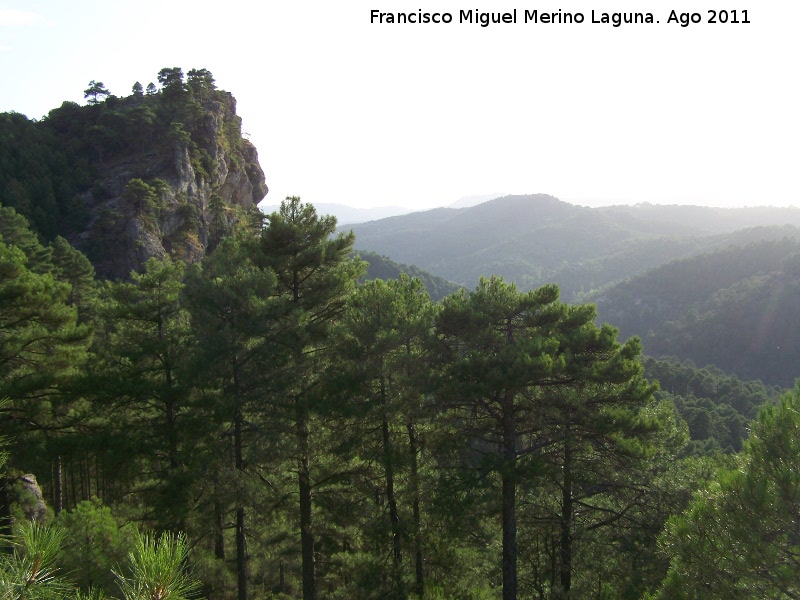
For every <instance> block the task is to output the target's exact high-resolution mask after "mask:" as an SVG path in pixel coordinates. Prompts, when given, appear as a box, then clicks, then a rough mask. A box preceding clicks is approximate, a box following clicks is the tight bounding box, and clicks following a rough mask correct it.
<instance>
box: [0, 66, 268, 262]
mask: <svg viewBox="0 0 800 600" xmlns="http://www.w3.org/2000/svg"><path fill="white" fill-rule="evenodd" d="M187 75H188V77H187V76H185V75H184V73H183V71H182V70H181V69H180V68H178V67H174V68H165V69H162V70H161V71H160V72H159V73H158V85H156V84H152V83H151V84H150V85H148V86H147V91H146V92H145V88H144V87H143V86H142V85H141V84H139V83H138V82H137V83H136V84H134V85H133V88H132V94H131V95H130V96H126V97H117V96H114V95H112V94H111V93H110V92H109V91H108V90H106V89H105V87H104V86H103V84H102V83H97V82H95V81H92V82H91V83H90V87H89V89H88V90H86V93H85V97H86V98H87V100H88V103H87V104H86V105H85V106H80V105H78V104H76V103H74V102H65V103H63V104H62V105H61V106H60V107H59V108H56V109H53V110H51V111H50V113H49V114H48V115H47V116H46V117H45V118H43V119H41V120H39V121H35V120H30V119H28V118H27V117H25V116H24V115H21V114H19V113H0V166H2V168H0V204H2V205H4V206H9V207H11V208H14V209H15V210H16V211H17V212H18V213H19V214H21V215H23V216H24V217H25V218H26V219H28V221H29V222H30V223H31V226H32V228H33V229H34V230H35V231H36V232H37V233H38V234H39V235H40V236H41V237H42V239H43V240H45V241H52V240H53V239H55V237H56V236H57V235H61V236H62V237H64V238H66V239H68V240H69V241H70V242H71V243H72V244H73V245H74V246H76V247H77V248H79V249H80V250H82V251H83V252H85V253H86V254H87V255H88V256H89V258H90V259H91V260H92V262H93V263H94V265H95V268H96V269H97V272H98V275H100V276H101V277H108V278H125V277H127V276H128V275H129V274H130V272H131V270H133V269H139V268H141V266H142V264H143V263H144V262H145V261H146V260H147V259H148V258H150V257H151V256H156V257H160V256H164V255H166V254H170V255H172V256H174V257H176V258H180V259H183V260H186V261H189V262H192V261H195V260H197V259H199V258H200V257H202V256H203V254H204V253H205V252H206V251H207V250H208V249H209V248H210V247H213V246H214V245H215V244H216V243H217V242H218V240H219V239H220V238H221V237H222V236H223V235H225V234H226V233H227V231H228V230H229V229H230V228H231V227H232V226H233V223H235V222H236V221H237V220H238V219H240V218H242V217H243V216H244V215H245V214H246V213H247V211H250V210H255V207H256V205H257V204H258V202H260V201H261V199H262V198H264V196H265V195H266V193H267V186H266V184H265V181H264V172H263V170H262V169H261V166H260V165H259V163H258V154H257V152H256V149H255V148H254V147H253V145H252V144H251V143H250V142H249V141H248V140H247V139H245V138H244V137H243V135H242V124H241V119H240V117H239V116H237V114H236V100H235V98H234V97H233V96H232V95H231V94H230V93H228V92H225V91H222V90H218V89H217V88H216V85H215V84H214V78H213V77H212V75H211V73H209V72H208V71H207V70H205V69H192V70H191V71H189V72H188V74H187Z"/></svg>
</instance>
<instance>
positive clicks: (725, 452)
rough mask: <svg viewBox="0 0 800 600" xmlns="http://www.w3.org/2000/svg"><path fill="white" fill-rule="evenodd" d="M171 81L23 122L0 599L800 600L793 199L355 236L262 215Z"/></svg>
mask: <svg viewBox="0 0 800 600" xmlns="http://www.w3.org/2000/svg"><path fill="white" fill-rule="evenodd" d="M159 84H160V87H157V86H156V85H152V86H148V89H147V90H146V91H145V89H144V88H143V87H142V86H141V85H138V84H137V85H135V86H134V88H133V94H132V95H131V96H129V97H127V98H114V97H113V96H111V95H110V94H109V93H108V91H107V90H105V88H104V87H103V85H102V84H100V83H97V82H92V83H91V85H90V87H89V89H87V91H86V95H87V100H88V104H87V106H83V107H80V106H77V105H71V104H66V105H64V106H62V107H61V108H60V109H56V110H54V111H52V112H51V113H50V115H49V116H48V117H47V118H46V119H44V120H43V121H41V122H33V121H29V120H27V119H25V118H24V117H21V116H20V115H14V114H10V115H2V116H0V117H1V119H0V133H1V134H2V135H1V136H0V161H2V162H0V167H1V168H0V596H2V597H3V598H5V597H8V598H30V599H31V600H33V599H34V598H39V599H42V600H50V599H64V598H69V599H70V600H72V599H74V600H84V599H87V598H89V599H91V600H101V599H103V598H124V599H125V600H145V599H147V600H154V599H155V598H159V599H160V600H168V599H171V600H180V599H187V600H188V599H192V598H206V599H209V600H232V599H234V598H235V599H236V600H254V599H262V598H264V599H276V600H277V599H283V600H285V599H291V598H303V599H304V600H316V599H317V598H331V599H334V600H336V599H342V600H344V599H348V600H349V599H353V598H356V599H361V598H363V599H371V598H376V599H377V598H388V599H398V600H413V599H417V600H422V599H427V600H435V599H436V600H441V599H453V600H455V599H458V600H463V599H470V600H471V599H474V600H484V599H500V598H503V600H515V599H516V598H538V599H540V600H551V599H552V600H558V599H565V598H604V599H611V598H617V599H626V600H627V599H643V600H644V599H648V600H654V599H656V598H658V599H661V600H672V599H674V598H709V599H712V598H781V599H783V598H787V599H788V598H793V597H797V596H798V593H800V591H799V590H798V583H797V582H798V581H800V568H798V565H797V561H796V560H795V559H796V546H797V539H796V538H797V535H796V534H797V531H796V529H797V527H796V525H797V523H796V521H797V519H796V516H797V514H798V511H800V506H799V505H798V500H797V499H798V498H799V497H800V480H798V476H797V473H798V472H800V464H798V460H799V459H798V457H800V448H798V439H797V435H796V434H797V429H798V426H800V424H798V417H797V415H798V411H799V410H800V387H795V389H794V390H791V391H787V390H786V389H785V388H787V387H790V386H791V383H792V381H793V379H794V377H796V376H798V375H800V371H798V366H797V365H798V364H800V361H799V360H798V358H800V349H799V348H798V345H797V344H798V342H797V340H798V339H800V328H798V311H797V306H798V305H800V303H799V302H798V301H799V300H800V297H798V296H800V235H798V229H797V228H796V227H794V226H793V225H791V224H789V225H784V226H781V227H774V226H772V225H774V223H772V221H773V220H776V219H777V220H778V221H780V219H781V218H783V217H781V216H780V215H784V214H785V215H788V217H787V218H789V220H787V221H785V222H784V221H780V222H781V223H791V220H790V219H791V218H793V215H795V214H796V213H795V212H792V211H788V212H785V213H784V212H782V211H777V212H776V211H773V210H768V209H765V210H763V211H757V210H756V211H755V212H753V211H751V212H746V214H747V215H749V216H753V217H754V218H758V219H763V225H765V226H764V227H753V228H750V229H747V230H739V229H738V227H739V223H740V221H739V215H740V213H720V212H718V211H717V209H698V208H696V207H652V206H649V205H645V206H641V207H632V208H630V209H627V208H623V207H612V208H610V209H607V210H599V209H588V208H584V207H578V206H572V205H569V204H566V203H564V202H560V201H559V200H557V199H555V198H552V197H549V196H511V197H506V198H500V199H497V200H495V201H491V202H487V203H484V204H481V205H478V206H475V207H470V208H465V209H458V210H453V209H440V210H436V211H429V212H426V213H417V214H412V215H407V216H404V217H396V218H393V219H387V220H385V221H378V222H375V223H372V224H366V225H365V226H364V229H363V233H364V237H365V238H366V239H367V242H364V247H365V248H369V250H364V249H359V248H360V247H361V243H362V242H360V241H359V237H358V236H359V235H361V232H362V230H361V229H359V228H354V229H356V234H353V233H350V232H344V231H338V232H337V229H336V220H335V219H334V218H332V217H329V216H326V215H321V214H319V213H318V212H317V210H316V209H315V208H314V206H313V205H311V204H305V203H303V202H301V201H300V199H299V198H297V197H291V198H287V199H286V200H285V201H283V202H282V203H281V205H280V208H279V209H278V210H277V211H275V212H272V213H270V214H269V215H264V214H262V213H260V212H258V211H254V210H251V209H252V206H253V205H254V203H256V202H257V201H258V197H259V196H260V195H262V194H263V192H265V191H266V187H265V186H264V184H263V173H262V171H261V168H260V166H258V163H257V161H256V154H255V149H254V148H252V147H251V146H249V144H248V143H247V142H246V140H243V139H242V138H241V131H240V129H239V121H238V117H236V116H235V110H234V108H235V105H234V103H233V99H232V96H230V95H229V94H227V93H225V92H220V91H219V90H216V89H215V86H214V83H213V78H212V77H211V74H210V73H208V72H207V71H205V70H193V71H190V73H189V78H188V80H187V81H184V77H183V74H182V73H181V72H180V70H179V69H177V70H176V69H164V70H162V71H161V72H160V73H159ZM150 112H152V113H153V115H154V116H153V120H152V122H151V121H149V120H148V119H149V118H150V117H147V115H148V114H150ZM137 119H138V120H137ZM141 119H145V120H144V121H142V120H141ZM177 119H180V120H177ZM126 123H127V125H126ZM147 123H150V125H147ZM151 125H152V127H151ZM68 126H70V127H73V129H69V127H68ZM126 127H127V129H126ZM51 144H52V146H51ZM65 144H66V145H65ZM70 144H71V145H70ZM64 148H67V150H65V149H64ZM250 161H252V162H250ZM754 210H755V209H754ZM687 215H690V216H691V218H692V219H694V222H693V223H685V222H684V220H685V219H686V218H687ZM715 219H716V220H715ZM715 222H716V223H717V225H714V223H715ZM753 224H755V223H753ZM766 225H770V226H766ZM346 229H349V227H348V228H346ZM432 233H435V235H432ZM401 238H404V241H403V243H402V244H401V242H400V239H401ZM381 241H383V242H384V243H385V244H386V245H387V246H390V247H396V248H397V249H398V252H399V251H400V250H401V249H403V248H404V249H405V250H403V251H404V252H407V253H408V254H409V255H412V258H411V259H407V260H409V263H410V264H409V265H403V264H398V263H396V262H394V260H401V259H402V258H401V256H399V255H396V254H395V253H393V252H386V254H388V255H389V256H391V258H387V256H384V255H381V254H377V253H375V252H373V251H370V250H375V249H378V248H374V247H370V244H372V243H376V244H377V243H378V242H381ZM393 244H396V246H392V245H393ZM81 249H83V250H84V251H85V253H84V252H83V251H82V250H81ZM380 251H381V252H383V251H384V250H382V249H381V250H380ZM413 257H417V258H419V260H416V259H414V258H413ZM426 260H427V261H428V262H429V263H431V264H434V266H437V265H438V266H439V267H442V268H444V267H445V266H447V265H450V266H449V267H447V268H452V269H453V271H452V272H453V273H460V274H461V275H458V277H452V279H454V280H457V282H456V283H451V282H450V281H447V280H445V279H442V278H441V277H439V276H434V275H430V274H429V273H426V272H423V271H421V270H420V269H419V267H418V266H410V265H421V266H426V263H425V262H424V261H426ZM123 268H125V269H127V270H126V271H124V272H123ZM431 270H432V271H433V272H434V273H436V274H437V275H441V274H443V273H442V272H441V271H440V270H437V269H435V268H432V267H431ZM498 274H504V275H506V276H507V277H513V278H514V279H518V283H514V282H512V281H510V280H508V279H504V278H503V277H500V276H498ZM484 275H485V276H484ZM459 278H460V279H459ZM551 278H554V279H555V280H556V281H559V282H561V283H562V284H563V286H564V287H566V288H567V289H568V290H569V292H568V294H569V295H568V296H565V295H564V294H563V293H562V291H561V290H560V289H559V286H558V285H556V284H554V283H551V282H550V280H551ZM459 281H460V282H466V283H467V285H466V286H465V287H464V286H461V285H458V282H459ZM620 282H622V283H620ZM577 298H593V299H594V300H595V301H596V302H597V306H595V304H586V303H581V302H577V301H576V299H577ZM608 323H611V324H608ZM617 324H618V325H619V326H620V327H621V331H618V330H617V328H616V326H617ZM636 333H638V334H640V335H641V336H642V340H643V341H642V340H640V339H639V337H636V336H635V335H633V334H636ZM642 343H644V350H645V351H646V352H647V353H648V354H651V355H655V356H656V357H653V356H647V355H643V354H642V349H643V346H642ZM759 378H760V379H761V380H762V381H759V380H758V379H759Z"/></svg>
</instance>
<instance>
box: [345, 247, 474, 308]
mask: <svg viewBox="0 0 800 600" xmlns="http://www.w3.org/2000/svg"><path fill="white" fill-rule="evenodd" d="M357 255H358V257H359V258H360V259H361V260H363V261H364V262H365V263H366V265H367V272H366V274H365V275H364V277H363V278H362V279H361V281H367V280H371V279H398V278H399V277H400V275H402V274H403V273H405V274H406V275H408V276H409V277H414V278H416V279H419V280H420V281H421V282H422V285H423V286H424V287H425V290H426V291H427V292H428V294H429V295H430V297H431V300H433V301H434V302H438V301H439V300H441V299H442V298H444V297H445V296H449V295H450V294H452V293H454V292H457V291H458V290H459V288H460V286H458V285H456V284H455V283H452V282H450V281H447V280H446V279H443V278H441V277H437V276H435V275H431V274H430V273H428V272H427V271H423V270H422V269H420V268H419V267H415V266H414V265H401V264H398V263H396V262H394V261H393V260H392V259H390V258H389V257H387V256H381V255H380V254H376V253H375V252H369V251H366V250H359V251H358V252H357Z"/></svg>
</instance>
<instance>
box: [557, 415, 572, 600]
mask: <svg viewBox="0 0 800 600" xmlns="http://www.w3.org/2000/svg"><path fill="white" fill-rule="evenodd" d="M569 438H570V436H569V425H567V431H566V435H565V438H564V469H563V476H564V479H563V481H562V488H561V541H560V544H559V545H560V553H561V569H560V572H561V573H560V574H561V592H562V594H563V597H565V598H566V597H568V596H569V590H570V587H571V586H572V448H571V446H570V439H569Z"/></svg>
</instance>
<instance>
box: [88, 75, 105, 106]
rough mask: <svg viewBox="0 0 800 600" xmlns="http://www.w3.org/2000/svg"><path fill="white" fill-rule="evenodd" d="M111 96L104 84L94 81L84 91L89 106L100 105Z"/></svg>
mask: <svg viewBox="0 0 800 600" xmlns="http://www.w3.org/2000/svg"><path fill="white" fill-rule="evenodd" d="M110 95H111V93H110V92H109V91H108V90H107V89H106V86H105V85H103V82H102V81H95V80H94V79H92V80H91V81H90V82H89V87H88V88H86V89H85V90H83V97H84V98H88V99H89V104H99V103H100V102H101V101H103V100H105V99H106V98H108V96H110Z"/></svg>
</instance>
